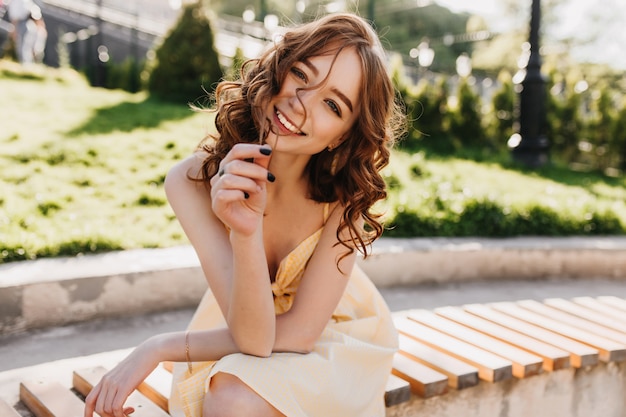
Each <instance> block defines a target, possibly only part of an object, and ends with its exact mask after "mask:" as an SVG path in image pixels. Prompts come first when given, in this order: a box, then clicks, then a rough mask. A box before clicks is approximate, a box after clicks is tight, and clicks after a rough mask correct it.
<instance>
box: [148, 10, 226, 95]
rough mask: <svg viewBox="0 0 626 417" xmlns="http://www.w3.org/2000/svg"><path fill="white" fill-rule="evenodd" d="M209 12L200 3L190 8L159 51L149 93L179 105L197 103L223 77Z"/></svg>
mask: <svg viewBox="0 0 626 417" xmlns="http://www.w3.org/2000/svg"><path fill="white" fill-rule="evenodd" d="M207 13H208V9H207V8H205V7H204V6H203V4H202V1H197V2H195V3H192V4H187V5H186V6H185V7H184V8H183V11H182V14H181V16H180V18H179V20H178V22H177V24H176V25H175V26H174V27H173V28H172V30H171V31H170V32H169V33H168V35H167V36H166V38H165V40H164V41H163V44H162V45H161V46H160V47H159V48H158V49H157V50H156V61H155V62H154V63H152V65H151V68H152V69H151V71H150V76H149V79H148V91H149V92H150V93H151V94H153V95H154V96H156V97H158V98H161V99H165V100H169V101H175V102H184V103H188V102H193V101H195V100H196V99H197V98H198V97H201V96H203V95H205V92H206V91H211V89H212V88H213V86H214V84H215V83H217V82H218V81H219V80H220V79H221V77H222V70H221V68H220V64H219V61H218V56H217V53H216V51H215V48H214V45H213V31H212V29H211V22H210V19H209V16H208V14H207Z"/></svg>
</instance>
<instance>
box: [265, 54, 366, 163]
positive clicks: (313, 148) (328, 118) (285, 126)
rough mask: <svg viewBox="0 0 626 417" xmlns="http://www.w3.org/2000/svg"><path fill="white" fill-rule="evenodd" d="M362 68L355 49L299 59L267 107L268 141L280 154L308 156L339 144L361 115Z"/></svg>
mask: <svg viewBox="0 0 626 417" xmlns="http://www.w3.org/2000/svg"><path fill="white" fill-rule="evenodd" d="M333 60H335V61H334V63H333ZM361 72H362V71H361V63H360V57H359V55H358V54H357V53H356V50H355V49H354V48H347V49H344V50H342V51H341V52H340V53H339V55H337V58H336V59H335V52H334V51H333V52H329V53H328V54H324V55H319V56H314V57H311V58H307V59H306V60H303V61H300V62H296V63H295V64H294V65H293V67H292V68H291V69H290V70H289V72H288V73H287V76H286V78H285V80H284V82H283V84H282V86H281V89H280V91H279V93H278V94H277V95H276V96H275V97H274V98H273V99H272V100H271V101H270V103H269V105H268V108H267V113H266V115H267V118H268V120H270V122H271V124H272V129H271V133H270V135H269V137H268V139H267V141H268V143H269V144H270V145H271V146H272V147H274V148H275V149H276V150H278V151H281V152H287V153H295V154H307V155H314V154H316V153H318V152H320V151H322V150H324V148H327V147H329V146H331V147H335V146H337V145H339V144H340V142H341V141H342V139H343V138H344V135H345V134H346V133H347V132H348V131H349V130H350V128H351V127H352V125H353V124H354V121H355V120H356V117H357V112H358V109H359V89H360V85H361V77H362V73H361ZM309 87H314V88H312V89H310V90H309V89H307V88H309ZM298 89H300V91H299V92H298ZM296 93H297V95H296ZM305 109H306V113H305ZM277 133H278V135H279V136H280V139H279V140H278V141H277Z"/></svg>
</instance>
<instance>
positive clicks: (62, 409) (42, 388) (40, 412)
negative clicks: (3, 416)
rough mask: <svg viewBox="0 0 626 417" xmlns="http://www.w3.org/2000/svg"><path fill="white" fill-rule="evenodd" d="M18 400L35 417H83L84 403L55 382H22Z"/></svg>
mask: <svg viewBox="0 0 626 417" xmlns="http://www.w3.org/2000/svg"><path fill="white" fill-rule="evenodd" d="M20 400H21V401H22V402H23V403H24V405H26V407H28V409H29V410H30V411H31V412H32V413H33V414H34V415H35V417H83V415H84V411H85V403H83V402H82V401H81V400H80V399H79V398H78V397H77V396H76V395H74V394H73V393H72V391H70V389H69V388H67V387H64V386H62V385H61V384H60V383H59V382H57V381H47V380H36V381H24V382H22V383H21V384H20Z"/></svg>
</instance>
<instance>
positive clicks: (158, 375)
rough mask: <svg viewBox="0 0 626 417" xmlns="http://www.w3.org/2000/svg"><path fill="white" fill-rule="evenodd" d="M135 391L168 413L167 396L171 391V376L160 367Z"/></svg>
mask: <svg viewBox="0 0 626 417" xmlns="http://www.w3.org/2000/svg"><path fill="white" fill-rule="evenodd" d="M137 391H139V392H141V393H142V394H143V395H145V396H146V397H148V399H150V401H152V402H153V403H155V404H156V405H158V406H159V407H161V408H162V409H163V410H165V411H168V410H169V408H168V404H169V396H170V393H171V391H172V374H171V373H170V372H169V371H168V370H167V369H165V368H164V367H162V366H157V367H156V368H155V369H154V371H152V372H151V373H150V375H148V377H147V378H146V379H145V381H144V382H142V383H141V385H139V387H137Z"/></svg>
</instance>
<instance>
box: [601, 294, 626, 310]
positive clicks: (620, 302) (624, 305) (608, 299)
mask: <svg viewBox="0 0 626 417" xmlns="http://www.w3.org/2000/svg"><path fill="white" fill-rule="evenodd" d="M597 300H598V301H600V302H601V303H603V304H606V305H609V306H611V307H613V308H616V309H618V310H621V311H624V312H626V300H624V299H623V298H619V297H615V296H614V295H604V296H601V297H597Z"/></svg>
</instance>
